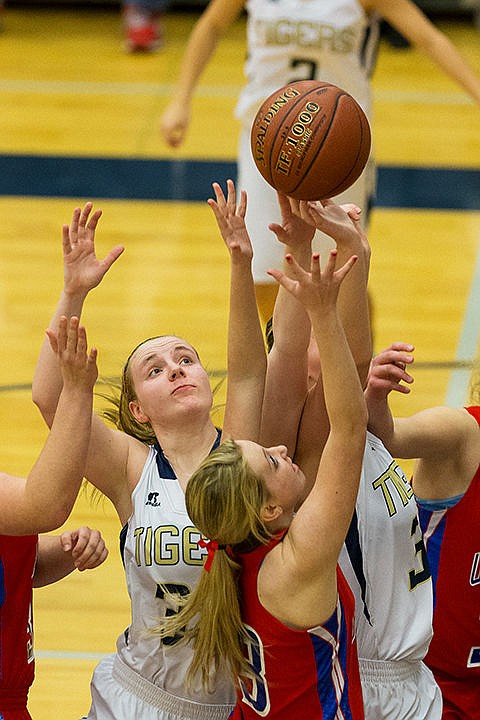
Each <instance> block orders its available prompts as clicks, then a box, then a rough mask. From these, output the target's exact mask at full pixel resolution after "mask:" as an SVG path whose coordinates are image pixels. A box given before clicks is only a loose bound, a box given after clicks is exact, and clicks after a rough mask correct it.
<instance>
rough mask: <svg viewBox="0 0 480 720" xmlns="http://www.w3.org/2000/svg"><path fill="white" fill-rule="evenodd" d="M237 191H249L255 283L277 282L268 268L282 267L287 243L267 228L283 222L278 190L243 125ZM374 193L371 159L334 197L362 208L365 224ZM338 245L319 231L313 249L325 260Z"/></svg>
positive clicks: (248, 206)
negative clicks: (264, 173)
mask: <svg viewBox="0 0 480 720" xmlns="http://www.w3.org/2000/svg"><path fill="white" fill-rule="evenodd" d="M236 188H237V193H239V192H240V191H241V190H246V191H247V215H246V225H247V229H248V232H249V235H250V240H251V242H252V246H253V263H252V271H253V278H254V280H255V283H274V282H275V280H274V279H273V278H272V277H270V275H267V274H266V273H267V270H269V269H270V268H276V269H278V270H281V268H282V264H283V253H284V248H285V246H284V245H282V243H280V242H279V241H278V240H277V238H276V236H275V235H274V233H273V232H272V231H271V230H269V229H268V225H269V224H270V223H273V222H274V223H280V221H281V220H280V210H279V207H278V200H277V193H276V191H275V190H274V189H273V188H272V187H271V186H270V185H269V184H268V183H267V182H266V181H265V180H264V179H263V177H262V176H261V175H260V172H259V171H258V169H257V167H256V165H255V163H254V161H253V156H252V152H251V149H250V130H249V129H248V130H247V129H246V128H243V129H242V131H241V134H240V144H239V151H238V178H237V185H236ZM374 193H375V165H374V162H373V160H369V161H368V163H367V166H366V167H365V170H364V171H363V173H362V174H361V176H360V177H359V179H358V180H357V181H356V182H355V183H354V184H353V185H352V187H350V188H349V189H348V190H346V191H345V192H344V193H342V194H341V195H339V196H338V197H336V198H335V202H337V203H338V204H342V203H355V204H356V205H358V206H359V207H360V208H361V209H362V218H363V223H364V225H365V226H366V223H367V220H368V211H369V208H370V206H371V204H372V201H373V196H374ZM334 247H335V243H334V242H333V241H332V239H331V238H329V237H327V236H326V235H324V234H323V233H321V232H317V233H316V236H315V238H314V242H313V249H314V250H316V251H318V252H321V255H322V258H323V259H325V257H326V256H327V254H328V252H329V251H330V250H331V249H332V248H334Z"/></svg>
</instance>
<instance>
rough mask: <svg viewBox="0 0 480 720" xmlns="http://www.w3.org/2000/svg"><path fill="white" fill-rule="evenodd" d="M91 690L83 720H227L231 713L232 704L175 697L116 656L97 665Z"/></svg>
mask: <svg viewBox="0 0 480 720" xmlns="http://www.w3.org/2000/svg"><path fill="white" fill-rule="evenodd" d="M90 689H91V693H92V705H91V707H90V711H89V713H88V716H87V719H86V720H134V719H135V720H137V719H138V720H140V719H141V720H226V718H228V716H229V715H230V713H231V712H232V710H233V705H204V704H201V703H195V702H192V701H190V700H184V699H182V698H177V697H175V696H174V695H171V694H170V693H167V692H165V690H162V689H161V688H159V687H157V686H156V685H154V684H153V683H151V682H150V681H149V680H146V679H145V678H143V677H142V676H141V675H138V673H136V672H134V671H133V670H131V669H130V668H129V667H128V666H127V665H125V663H124V662H122V660H120V658H119V657H118V655H108V656H107V657H106V658H103V659H102V660H101V661H100V662H99V664H98V665H97V667H96V668H95V671H94V673H93V677H92V681H91V684H90Z"/></svg>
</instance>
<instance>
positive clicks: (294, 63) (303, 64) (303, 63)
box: [290, 58, 318, 82]
mask: <svg viewBox="0 0 480 720" xmlns="http://www.w3.org/2000/svg"><path fill="white" fill-rule="evenodd" d="M290 67H291V68H292V70H297V69H299V70H300V72H299V73H295V76H293V77H291V78H290V82H296V81H297V80H315V78H316V77H317V67H318V66H317V63H316V62H315V61H314V60H306V59H304V58H294V59H292V60H290Z"/></svg>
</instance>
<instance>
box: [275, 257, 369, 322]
mask: <svg viewBox="0 0 480 720" xmlns="http://www.w3.org/2000/svg"><path fill="white" fill-rule="evenodd" d="M336 256H337V251H336V250H332V251H331V252H330V256H329V258H328V261H327V264H326V266H325V270H323V271H322V270H321V268H320V256H319V254H318V253H314V254H313V255H312V262H311V270H310V272H308V271H306V270H304V269H303V268H302V267H301V266H300V265H299V264H298V262H297V261H296V260H295V258H293V257H292V256H291V255H287V256H286V257H285V260H286V261H287V262H288V263H289V265H290V272H291V277H288V276H287V275H285V273H283V272H281V271H280V270H268V274H269V275H271V276H272V277H273V278H275V280H276V281H277V282H278V283H280V285H282V287H284V288H285V290H288V292H290V293H291V294H292V295H293V296H294V297H296V298H297V299H298V300H299V301H300V302H301V303H302V304H303V305H304V306H305V308H306V310H307V311H310V310H314V309H315V308H318V306H319V305H320V306H321V307H323V308H324V309H327V308H332V307H335V305H336V302H337V297H338V291H339V289H340V285H341V284H342V282H343V280H344V278H345V277H346V276H347V274H348V273H349V272H350V270H351V268H352V267H353V265H354V264H355V263H356V261H357V259H358V257H357V256H356V255H352V257H350V258H349V259H348V260H347V261H346V263H345V264H344V265H342V267H340V268H339V269H338V270H335V265H336Z"/></svg>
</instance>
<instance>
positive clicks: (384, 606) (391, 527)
mask: <svg viewBox="0 0 480 720" xmlns="http://www.w3.org/2000/svg"><path fill="white" fill-rule="evenodd" d="M340 566H341V568H342V570H343V573H344V575H345V577H346V579H347V581H348V583H349V585H350V587H351V589H352V590H353V593H354V595H355V602H356V611H355V629H356V633H357V644H358V645H357V646H358V655H359V657H360V658H367V659H370V660H409V661H410V660H412V661H413V660H421V659H423V657H424V656H425V655H426V653H427V650H428V646H429V643H430V640H431V637H432V616H433V590H432V580H431V576H430V571H429V568H428V561H427V559H426V553H425V547H424V544H423V539H422V531H421V528H420V525H419V521H418V512H417V505H416V502H415V497H414V494H413V490H412V487H411V485H410V483H409V481H408V479H407V477H406V475H405V474H404V472H403V470H402V469H401V468H400V467H399V466H398V465H397V463H396V462H395V460H394V459H393V458H392V456H391V455H390V453H389V452H388V451H387V450H386V448H385V447H384V445H383V443H382V442H381V441H380V440H379V439H378V438H376V437H375V436H374V435H372V434H371V433H368V434H367V442H366V446H365V455H364V460H363V467H362V474H361V479H360V487H359V492H358V498H357V503H356V508H355V515H354V518H353V521H352V524H351V526H350V530H349V533H348V536H347V540H346V542H345V545H344V548H343V550H342V553H341V555H340Z"/></svg>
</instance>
